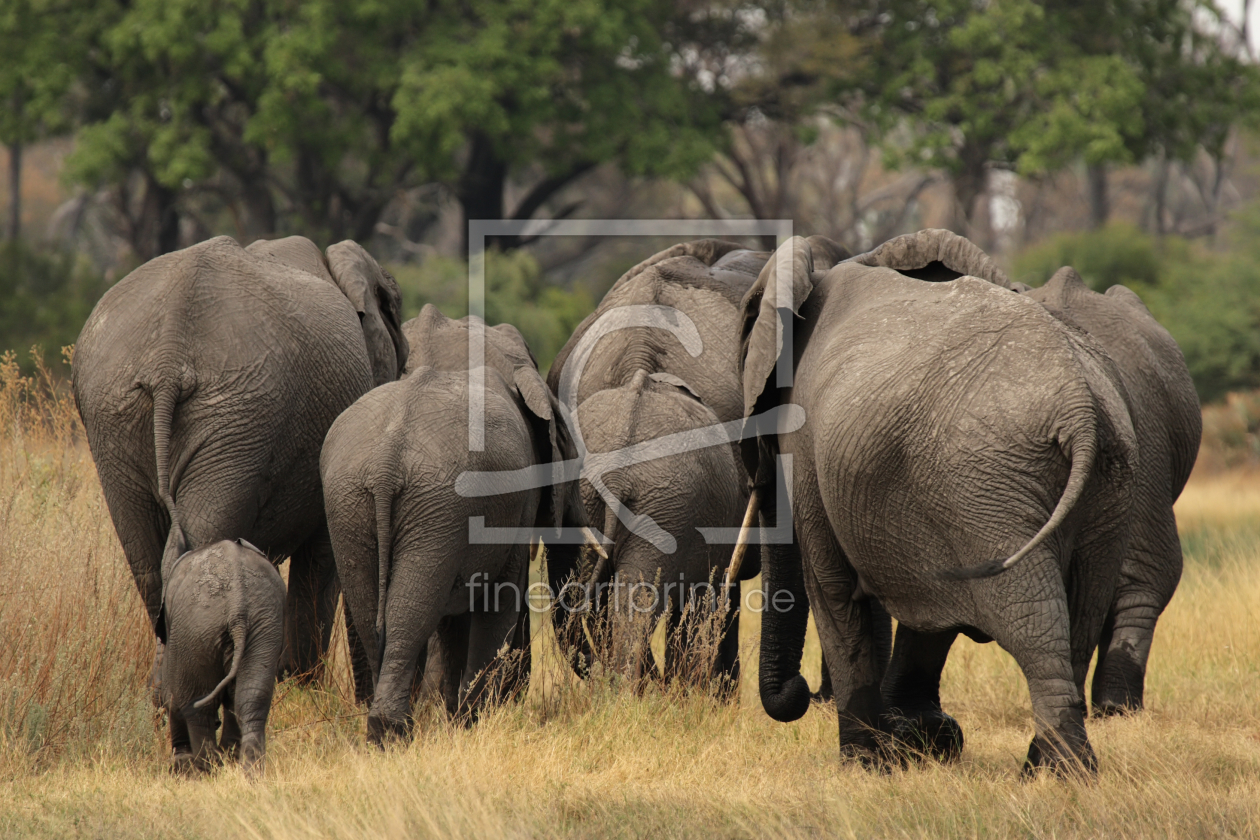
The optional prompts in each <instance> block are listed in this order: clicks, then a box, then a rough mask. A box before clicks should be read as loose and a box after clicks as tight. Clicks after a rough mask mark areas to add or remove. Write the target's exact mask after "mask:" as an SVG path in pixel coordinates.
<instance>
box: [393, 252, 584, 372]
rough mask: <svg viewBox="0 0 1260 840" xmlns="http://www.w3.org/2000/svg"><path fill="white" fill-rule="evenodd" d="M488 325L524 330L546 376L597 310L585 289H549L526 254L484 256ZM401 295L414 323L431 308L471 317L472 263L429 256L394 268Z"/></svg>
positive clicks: (523, 332)
mask: <svg viewBox="0 0 1260 840" xmlns="http://www.w3.org/2000/svg"><path fill="white" fill-rule="evenodd" d="M485 267H486V268H485V270H486V302H485V303H486V323H487V324H490V325H492V326H493V325H494V324H503V323H510V324H512V325H513V326H515V327H516V328H517V329H519V330H520V331H521V335H523V336H524V337H525V341H526V343H527V344H529V348H530V350H531V351H532V352H533V354H534V358H536V359H537V360H538V366H539V368H540V369H541V370H542V371H543V374H544V375H545V374H546V372H547V369H548V368H549V367H551V362H552V360H553V359H554V358H555V357H556V353H559V352H560V348H561V347H563V346H564V343H565V342H566V341H568V340H569V336H571V335H572V334H573V330H574V329H576V328H577V325H578V324H579V323H581V322H582V319H583V318H585V317H586V316H587V315H589V314H590V313H591V311H592V310H593V309H594V308H595V302H594V301H593V300H592V298H591V296H590V295H589V294H588V293H587V291H586V290H585V289H583V288H580V287H579V288H574V289H562V288H560V287H557V286H551V285H547V284H546V282H545V281H544V278H543V275H542V270H541V269H540V268H539V266H538V261H537V260H535V259H534V257H533V256H532V255H530V254H529V253H527V252H525V251H521V250H515V251H509V252H507V253H504V252H501V251H498V250H491V251H487V252H486V263H485ZM389 270H390V273H391V274H393V275H394V277H395V278H396V279H397V280H398V285H399V287H400V288H401V289H402V293H403V314H404V316H405V317H407V318H413V317H415V316H416V315H417V314H419V312H420V309H421V307H423V306H424V305H425V304H426V303H431V304H433V305H434V306H436V307H437V308H438V309H440V310H441V311H442V314H443V315H446V316H447V317H448V318H462V317H464V316H465V315H467V314H468V263H466V262H464V261H463V260H461V259H453V258H449V257H430V258H429V259H427V260H425V261H424V262H422V263H420V264H419V265H399V266H390V268H389Z"/></svg>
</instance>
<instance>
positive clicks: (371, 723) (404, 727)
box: [367, 715, 411, 749]
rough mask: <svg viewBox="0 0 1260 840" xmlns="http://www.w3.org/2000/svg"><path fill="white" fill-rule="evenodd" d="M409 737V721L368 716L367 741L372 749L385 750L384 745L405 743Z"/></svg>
mask: <svg viewBox="0 0 1260 840" xmlns="http://www.w3.org/2000/svg"><path fill="white" fill-rule="evenodd" d="M410 737H411V723H410V721H409V720H406V719H403V720H390V719H387V718H383V717H378V716H376V715H368V719H367V741H368V743H369V744H371V745H372V746H374V747H380V748H381V749H384V748H385V744H386V743H392V742H396V741H405V740H407V739H408V738H410Z"/></svg>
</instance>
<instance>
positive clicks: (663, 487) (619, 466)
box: [577, 370, 747, 691]
mask: <svg viewBox="0 0 1260 840" xmlns="http://www.w3.org/2000/svg"><path fill="white" fill-rule="evenodd" d="M577 420H578V423H577V428H578V430H579V434H580V435H582V437H583V440H584V443H585V446H586V453H587V454H586V458H585V461H584V463H583V466H582V501H583V502H584V504H585V506H586V515H587V520H588V521H590V522H592V523H599V524H601V525H602V526H603V533H604V535H605V537H607V538H608V540H609V541H610V544H609V545H608V547H607V548H608V551H607V557H606V558H601V560H600V561H599V562H598V563H597V564H596V566H595V569H594V571H593V573H592V575H591V577H590V579H589V581H588V582H587V586H586V590H585V597H584V598H583V605H584V607H586V608H593V609H595V610H596V611H597V614H599V615H602V616H604V617H605V618H606V619H607V620H608V624H609V625H610V629H612V631H613V633H612V637H613V638H612V639H611V641H612V642H613V650H612V651H611V654H612V656H613V657H614V658H615V659H616V660H617V661H616V662H615V663H613V662H610V663H607V664H608V665H610V666H611V667H614V668H617V669H618V670H620V671H621V672H622V673H624V674H626V675H627V676H630V677H632V678H636V679H637V678H640V677H642V676H643V675H644V673H645V671H646V670H651V659H652V655H651V653H650V651H649V649H648V646H647V640H648V637H649V636H650V634H651V629H652V628H653V627H655V626H656V620H657V619H658V618H659V617H660V616H662V615H664V616H665V617H666V628H667V633H666V638H667V639H668V640H669V643H668V644H667V645H666V649H665V663H664V664H665V667H664V676H665V677H666V678H671V677H684V678H688V679H693V680H697V681H704V680H706V679H707V678H708V677H710V676H714V675H719V676H721V677H723V678H724V682H723V684H722V685H721V686H720V687H721V688H722V689H723V690H724V691H729V690H730V688H731V686H733V685H734V684H735V682H736V680H738V678H739V617H738V610H737V609H729V610H727V611H726V612H725V614H724V617H723V621H724V623H723V626H722V628H721V634H720V639H719V640H718V642H717V650H716V651H715V653H716V654H717V655H716V656H715V657H714V659H713V661H712V662H711V663H708V662H706V663H704V664H703V665H702V666H700V667H697V665H696V663H695V662H694V661H689V660H687V659H684V656H685V654H686V652H689V651H691V650H692V646H693V644H694V643H696V642H698V641H699V640H700V639H699V637H698V636H697V633H698V632H699V631H700V630H701V624H700V621H702V620H704V619H705V618H706V617H707V616H709V615H710V612H709V611H710V610H720V605H721V604H722V603H723V601H720V600H719V596H720V594H721V588H722V586H723V583H724V580H725V575H726V567H727V561H728V560H729V559H730V550H729V546H728V545H722V544H710V543H709V542H708V541H707V540H706V539H705V537H704V529H706V528H728V529H732V530H733V529H734V527H735V526H738V524H739V521H740V515H741V514H742V513H743V511H744V507H745V504H746V502H747V493H746V492H745V490H744V486H745V484H746V481H745V479H744V476H743V475H742V470H740V468H739V466H738V464H737V462H736V460H735V458H734V457H733V456H732V454H731V447H730V445H729V443H728V437H727V435H726V432H725V430H724V429H723V427H722V425H721V423H720V422H719V421H718V419H717V417H716V415H715V414H714V413H713V412H712V411H711V410H710V409H709V408H708V407H707V406H705V405H704V404H703V403H702V402H700V399H699V397H698V396H697V395H696V394H695V393H694V392H693V391H692V390H691V388H690V387H689V386H688V385H687V383H685V382H683V380H681V379H679V378H678V377H676V376H674V375H673V374H669V373H662V372H658V373H652V374H649V373H648V372H647V371H644V370H640V371H639V372H638V373H636V374H635V375H634V377H633V378H632V379H631V380H630V382H628V383H626V384H625V385H622V386H621V387H619V388H608V389H606V390H603V391H599V392H597V393H595V394H592V395H591V397H590V398H589V399H587V400H586V401H585V402H583V403H582V405H581V406H580V407H579V408H578V412H577ZM630 511H633V513H630ZM627 516H629V517H630V518H631V525H632V527H629V528H627V527H623V525H622V523H621V521H620V519H621V518H625V517H627ZM736 600H737V601H738V591H737V592H736ZM688 609H689V612H690V615H689V617H688V620H687V622H686V623H685V624H682V625H680V620H681V619H682V618H683V617H684V610H688ZM718 615H722V613H720V612H718ZM586 641H587V639H586V635H585V634H583V635H582V637H581V639H580V640H579V646H583V644H584V643H586ZM587 657H588V659H589V658H591V657H592V654H591V652H590V651H589V650H588V651H587ZM710 665H711V666H712V667H710ZM581 670H583V669H582V668H581V667H579V671H581Z"/></svg>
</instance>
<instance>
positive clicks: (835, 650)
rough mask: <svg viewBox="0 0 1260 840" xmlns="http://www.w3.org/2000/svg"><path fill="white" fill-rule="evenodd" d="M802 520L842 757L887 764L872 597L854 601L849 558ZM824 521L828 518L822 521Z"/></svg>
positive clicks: (770, 598)
mask: <svg viewBox="0 0 1260 840" xmlns="http://www.w3.org/2000/svg"><path fill="white" fill-rule="evenodd" d="M810 519H811V518H810V517H809V516H802V517H801V520H802V522H801V523H800V524H798V526H797V533H798V535H799V537H800V542H801V553H802V555H803V557H804V558H805V564H804V566H805V587H806V590H807V591H808V593H809V601H810V605H811V606H812V607H813V609H814V621H815V623H816V625H817V627H818V639H819V642H820V643H821V646H822V649H823V656H824V658H825V660H826V662H827V663H828V665H829V666H831V667H830V669H829V670H830V672H831V680H832V683H831V684H832V691H833V695H834V698H835V703H836V713H837V717H838V719H839V727H840V755H841V757H842V758H856V759H858V760H859V761H861V762H862V763H863V764H864V765H868V766H870V765H875V766H884V765H886V764H887V763H888V762H889V761H890V760H892V757H893V753H892V751H891V749H890V744H889V739H888V737H887V734H886V733H885V732H884V724H885V722H886V721H885V718H884V704H883V700H882V698H881V696H880V680H881V679H882V677H883V670H884V668H883V666H884V663H883V662H882V661H881V660H880V657H879V655H878V648H879V645H878V643H877V634H876V632H875V626H874V616H873V615H872V611H871V603H870V601H869V600H868V599H865V598H859V599H858V600H854V599H853V594H854V590H855V588H856V584H857V581H856V580H855V579H854V575H853V571H852V568H851V566H850V565H849V562H848V560H847V558H846V557H845V556H844V553H843V551H841V549H840V547H839V545H837V544H836V542H835V538H834V537H833V536H832V534H831V532H830V530H829V529H827V528H826V527H825V525H821V524H818V523H817V520H815V521H814V524H811V525H804V527H802V525H803V524H804V523H805V522H809V521H810ZM822 522H823V523H825V522H826V520H825V519H823V520H822ZM766 598H767V604H766V609H767V610H771V609H775V606H774V598H775V593H773V592H770V593H767V594H766Z"/></svg>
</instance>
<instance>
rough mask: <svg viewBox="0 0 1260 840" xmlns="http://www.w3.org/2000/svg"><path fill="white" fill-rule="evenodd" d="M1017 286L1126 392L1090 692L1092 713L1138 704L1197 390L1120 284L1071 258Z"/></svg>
mask: <svg viewBox="0 0 1260 840" xmlns="http://www.w3.org/2000/svg"><path fill="white" fill-rule="evenodd" d="M1027 295H1028V297H1030V298H1032V299H1033V300H1035V301H1037V302H1039V303H1041V304H1042V305H1043V306H1045V307H1046V309H1048V310H1049V311H1050V313H1051V314H1052V315H1054V316H1055V317H1056V318H1058V319H1059V320H1060V321H1063V322H1064V323H1066V324H1071V325H1072V326H1074V327H1077V328H1079V329H1082V330H1084V331H1085V332H1087V333H1089V334H1090V335H1091V336H1092V337H1093V338H1094V340H1095V341H1097V342H1098V344H1100V345H1101V346H1102V347H1103V348H1104V349H1105V350H1106V351H1107V354H1108V355H1109V356H1110V357H1111V359H1112V360H1113V361H1114V362H1115V363H1116V368H1117V369H1118V370H1119V371H1120V376H1121V379H1122V380H1123V381H1124V386H1125V391H1126V393H1127V395H1128V399H1129V414H1130V416H1131V417H1132V418H1133V428H1134V431H1135V432H1136V433H1137V440H1138V446H1139V448H1140V450H1141V455H1142V457H1141V464H1140V466H1139V468H1138V471H1137V477H1136V481H1137V484H1136V488H1135V490H1134V494H1135V495H1134V512H1133V536H1132V539H1131V541H1130V543H1129V551H1128V553H1127V554H1126V555H1125V558H1124V564H1123V565H1122V566H1121V567H1120V582H1119V585H1118V586H1117V588H1116V594H1115V599H1114V600H1113V601H1112V604H1111V609H1110V611H1109V612H1108V614H1107V621H1106V623H1105V624H1104V625H1103V633H1102V638H1101V640H1100V642H1099V647H1098V665H1097V667H1096V668H1095V669H1094V681H1093V685H1092V687H1091V695H1092V697H1091V699H1092V701H1093V710H1094V713H1095V714H1104V715H1105V714H1112V713H1115V712H1123V711H1129V710H1136V709H1141V708H1142V696H1143V689H1144V685H1145V680H1146V663H1147V659H1148V658H1149V656H1150V651H1151V640H1152V638H1153V636H1154V634H1155V622H1156V621H1157V620H1158V618H1159V615H1160V613H1162V612H1163V611H1164V607H1166V606H1168V602H1169V601H1170V600H1172V596H1173V592H1175V591H1176V589H1177V583H1178V581H1180V579H1181V540H1180V538H1179V537H1178V535H1177V518H1176V516H1175V515H1174V513H1173V503H1174V502H1176V501H1177V497H1178V496H1180V495H1181V491H1182V489H1183V488H1184V487H1185V486H1186V480H1187V479H1189V477H1190V470H1191V469H1192V468H1193V467H1194V460H1195V457H1196V456H1197V455H1198V452H1199V438H1200V436H1201V435H1202V433H1203V414H1202V411H1201V409H1200V406H1199V398H1198V394H1197V393H1196V392H1195V389H1194V382H1193V380H1191V378H1190V371H1189V369H1188V368H1187V367H1186V360H1185V357H1184V356H1183V355H1182V354H1181V349H1180V348H1179V347H1178V346H1177V342H1176V341H1174V340H1173V337H1172V336H1171V335H1169V334H1168V331H1167V330H1165V329H1164V328H1163V327H1161V326H1160V325H1159V323H1158V322H1157V321H1156V320H1155V319H1154V318H1153V317H1151V313H1150V312H1149V311H1148V310H1147V308H1146V306H1145V305H1143V303H1142V300H1141V298H1139V297H1138V296H1137V295H1136V294H1134V293H1133V292H1132V291H1130V290H1129V289H1127V288H1125V287H1124V286H1112V287H1111V288H1110V289H1108V290H1107V293H1106V294H1098V293H1097V292H1094V291H1092V290H1091V289H1090V288H1089V287H1088V286H1086V285H1085V283H1084V282H1083V281H1082V280H1081V278H1080V275H1078V274H1077V273H1076V272H1075V271H1073V270H1072V269H1071V268H1062V269H1059V271H1058V272H1056V273H1055V275H1054V276H1053V277H1052V278H1050V281H1049V282H1048V283H1046V285H1045V286H1042V287H1041V288H1039V289H1033V290H1032V291H1030V292H1028V293H1027Z"/></svg>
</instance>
